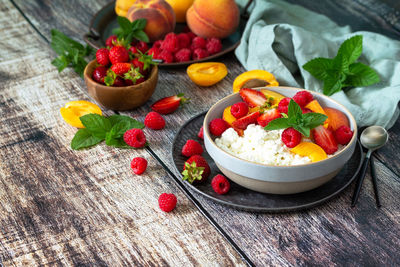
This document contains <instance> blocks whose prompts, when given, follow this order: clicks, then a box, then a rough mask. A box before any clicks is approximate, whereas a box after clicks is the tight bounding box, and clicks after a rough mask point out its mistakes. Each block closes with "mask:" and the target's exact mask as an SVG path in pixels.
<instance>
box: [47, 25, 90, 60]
mask: <svg viewBox="0 0 400 267" xmlns="http://www.w3.org/2000/svg"><path fill="white" fill-rule="evenodd" d="M51 47H52V48H53V50H54V51H55V52H56V53H57V54H58V55H63V54H64V53H65V51H66V50H69V49H72V48H76V49H78V50H85V48H84V46H83V45H82V44H80V43H78V42H77V41H75V40H73V39H71V38H69V37H68V36H66V35H65V34H63V33H62V32H60V31H58V30H56V29H52V30H51Z"/></svg>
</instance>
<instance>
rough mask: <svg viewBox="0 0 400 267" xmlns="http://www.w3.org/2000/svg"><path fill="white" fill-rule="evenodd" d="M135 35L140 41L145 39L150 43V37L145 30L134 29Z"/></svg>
mask: <svg viewBox="0 0 400 267" xmlns="http://www.w3.org/2000/svg"><path fill="white" fill-rule="evenodd" d="M133 37H135V38H136V39H138V40H139V41H143V42H145V43H148V42H149V41H150V40H149V37H148V36H147V34H146V33H145V32H144V31H143V30H136V31H134V32H133Z"/></svg>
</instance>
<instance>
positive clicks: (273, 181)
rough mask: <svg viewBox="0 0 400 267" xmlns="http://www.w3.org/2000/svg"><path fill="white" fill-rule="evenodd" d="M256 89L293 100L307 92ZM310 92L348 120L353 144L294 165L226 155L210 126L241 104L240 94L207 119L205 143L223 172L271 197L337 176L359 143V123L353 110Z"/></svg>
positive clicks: (222, 102) (222, 103)
mask: <svg viewBox="0 0 400 267" xmlns="http://www.w3.org/2000/svg"><path fill="white" fill-rule="evenodd" d="M255 89H257V90H259V89H267V90H271V91H275V92H278V93H280V94H282V95H284V96H287V97H293V96H294V95H295V94H296V93H297V92H298V91H301V90H304V89H299V88H292V87H263V88H261V87H260V88H255ZM310 93H312V94H313V96H314V99H317V100H318V102H319V103H320V104H321V106H322V107H332V108H336V109H338V110H340V111H342V112H343V113H344V114H346V116H347V117H348V119H349V121H350V128H351V129H352V130H353V131H354V134H353V138H352V139H351V140H350V143H349V144H348V145H347V146H346V147H345V148H344V149H343V150H342V151H340V152H339V153H337V154H336V155H334V156H333V157H330V158H328V159H325V160H322V161H318V162H313V163H308V164H302V165H295V166H274V165H266V164H260V163H255V162H251V161H247V160H244V159H240V158H238V157H236V156H234V155H231V154H229V153H227V152H225V151H224V150H222V149H221V148H219V147H218V146H217V145H216V144H215V142H214V140H213V139H212V135H211V134H210V130H209V127H208V125H209V123H210V122H211V121H212V120H213V119H215V118H222V113H223V111H224V109H225V108H226V107H227V106H230V105H233V104H234V103H237V102H239V101H242V99H241V98H240V95H239V93H235V94H232V95H229V96H227V97H225V98H223V99H221V100H220V101H218V102H217V103H216V104H214V105H213V106H212V107H211V108H210V110H209V111H208V112H207V114H206V116H205V118H204V125H203V126H204V144H205V147H206V149H207V152H208V153H209V154H210V156H211V157H212V158H213V160H214V161H215V163H216V165H217V166H218V168H219V169H220V170H221V172H222V173H224V174H225V175H226V176H227V177H228V178H230V179H231V180H232V181H234V182H235V183H237V184H239V185H241V186H243V187H246V188H248V189H251V190H254V191H258V192H263V193H271V194H294V193H300V192H304V191H308V190H311V189H314V188H316V187H318V186H320V185H322V184H324V183H326V182H328V181H329V180H330V179H332V178H333V177H335V176H336V174H337V173H338V172H339V171H340V170H341V169H342V168H343V166H344V164H345V163H346V162H347V161H348V160H349V159H350V158H351V156H352V154H353V152H354V149H355V146H356V143H357V124H356V121H355V119H354V117H353V116H352V115H351V113H350V111H348V110H347V109H346V108H345V107H344V106H343V105H341V104H339V103H337V102H336V101H334V100H332V99H331V98H329V97H327V96H325V95H323V94H319V93H316V92H311V91H310Z"/></svg>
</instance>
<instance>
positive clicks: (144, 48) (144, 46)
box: [136, 41, 149, 54]
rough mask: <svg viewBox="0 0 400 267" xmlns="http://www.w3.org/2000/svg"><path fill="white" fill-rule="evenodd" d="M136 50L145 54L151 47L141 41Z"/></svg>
mask: <svg viewBox="0 0 400 267" xmlns="http://www.w3.org/2000/svg"><path fill="white" fill-rule="evenodd" d="M136 49H138V50H140V52H142V53H143V54H144V53H146V52H147V50H149V46H148V45H147V43H145V42H143V41H139V43H137V44H136Z"/></svg>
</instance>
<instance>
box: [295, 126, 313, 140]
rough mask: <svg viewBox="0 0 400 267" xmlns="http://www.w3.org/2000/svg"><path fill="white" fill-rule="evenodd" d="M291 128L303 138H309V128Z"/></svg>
mask: <svg viewBox="0 0 400 267" xmlns="http://www.w3.org/2000/svg"><path fill="white" fill-rule="evenodd" d="M293 128H294V129H295V130H297V131H299V132H300V133H301V134H302V135H304V136H305V137H310V128H308V127H305V126H301V125H293Z"/></svg>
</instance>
